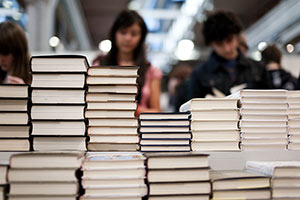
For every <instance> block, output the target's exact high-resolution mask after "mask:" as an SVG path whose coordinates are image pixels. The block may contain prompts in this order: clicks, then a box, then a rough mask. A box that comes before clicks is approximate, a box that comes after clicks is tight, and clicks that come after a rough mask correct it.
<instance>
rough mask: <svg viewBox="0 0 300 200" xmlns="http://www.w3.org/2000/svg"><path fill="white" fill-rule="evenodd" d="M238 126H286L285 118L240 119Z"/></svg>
mask: <svg viewBox="0 0 300 200" xmlns="http://www.w3.org/2000/svg"><path fill="white" fill-rule="evenodd" d="M240 127H287V120H243V119H242V120H241V121H240Z"/></svg>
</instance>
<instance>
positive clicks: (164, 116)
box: [139, 112, 190, 120]
mask: <svg viewBox="0 0 300 200" xmlns="http://www.w3.org/2000/svg"><path fill="white" fill-rule="evenodd" d="M189 118H190V113H188V112H180V113H168V112H161V113H141V114H139V119H140V120H147V119H150V120H169V119H172V120H175V119H176V120H186V119H189Z"/></svg>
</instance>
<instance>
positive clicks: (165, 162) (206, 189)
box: [146, 152, 211, 200]
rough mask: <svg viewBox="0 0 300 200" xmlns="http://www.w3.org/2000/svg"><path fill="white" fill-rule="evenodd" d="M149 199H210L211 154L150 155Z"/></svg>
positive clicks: (148, 159) (148, 155)
mask: <svg viewBox="0 0 300 200" xmlns="http://www.w3.org/2000/svg"><path fill="white" fill-rule="evenodd" d="M146 157H147V167H148V174H147V180H148V184H149V198H148V199H149V200H193V199H197V200H208V199H209V195H210V192H211V186H210V182H209V165H208V155H204V154H198V153H195V152H194V153H192V152H189V153H152V154H151V153H148V154H146Z"/></svg>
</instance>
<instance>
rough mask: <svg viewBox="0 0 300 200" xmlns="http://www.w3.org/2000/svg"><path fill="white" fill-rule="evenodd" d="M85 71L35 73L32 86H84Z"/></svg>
mask: <svg viewBox="0 0 300 200" xmlns="http://www.w3.org/2000/svg"><path fill="white" fill-rule="evenodd" d="M84 86H85V74H83V73H65V74H60V73H33V74H32V84H31V87H32V88H83V87H84Z"/></svg>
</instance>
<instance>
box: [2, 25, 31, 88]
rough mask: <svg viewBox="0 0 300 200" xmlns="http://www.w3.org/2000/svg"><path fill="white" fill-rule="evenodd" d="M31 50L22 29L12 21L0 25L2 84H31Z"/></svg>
mask: <svg viewBox="0 0 300 200" xmlns="http://www.w3.org/2000/svg"><path fill="white" fill-rule="evenodd" d="M29 59H30V58H29V48H28V44H27V39H26V36H25V33H24V31H23V30H22V28H21V27H20V26H19V25H17V24H15V23H13V22H10V21H5V22H2V23H1V24H0V83H9V84H24V83H27V84H30V83H31V75H30V73H29Z"/></svg>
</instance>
